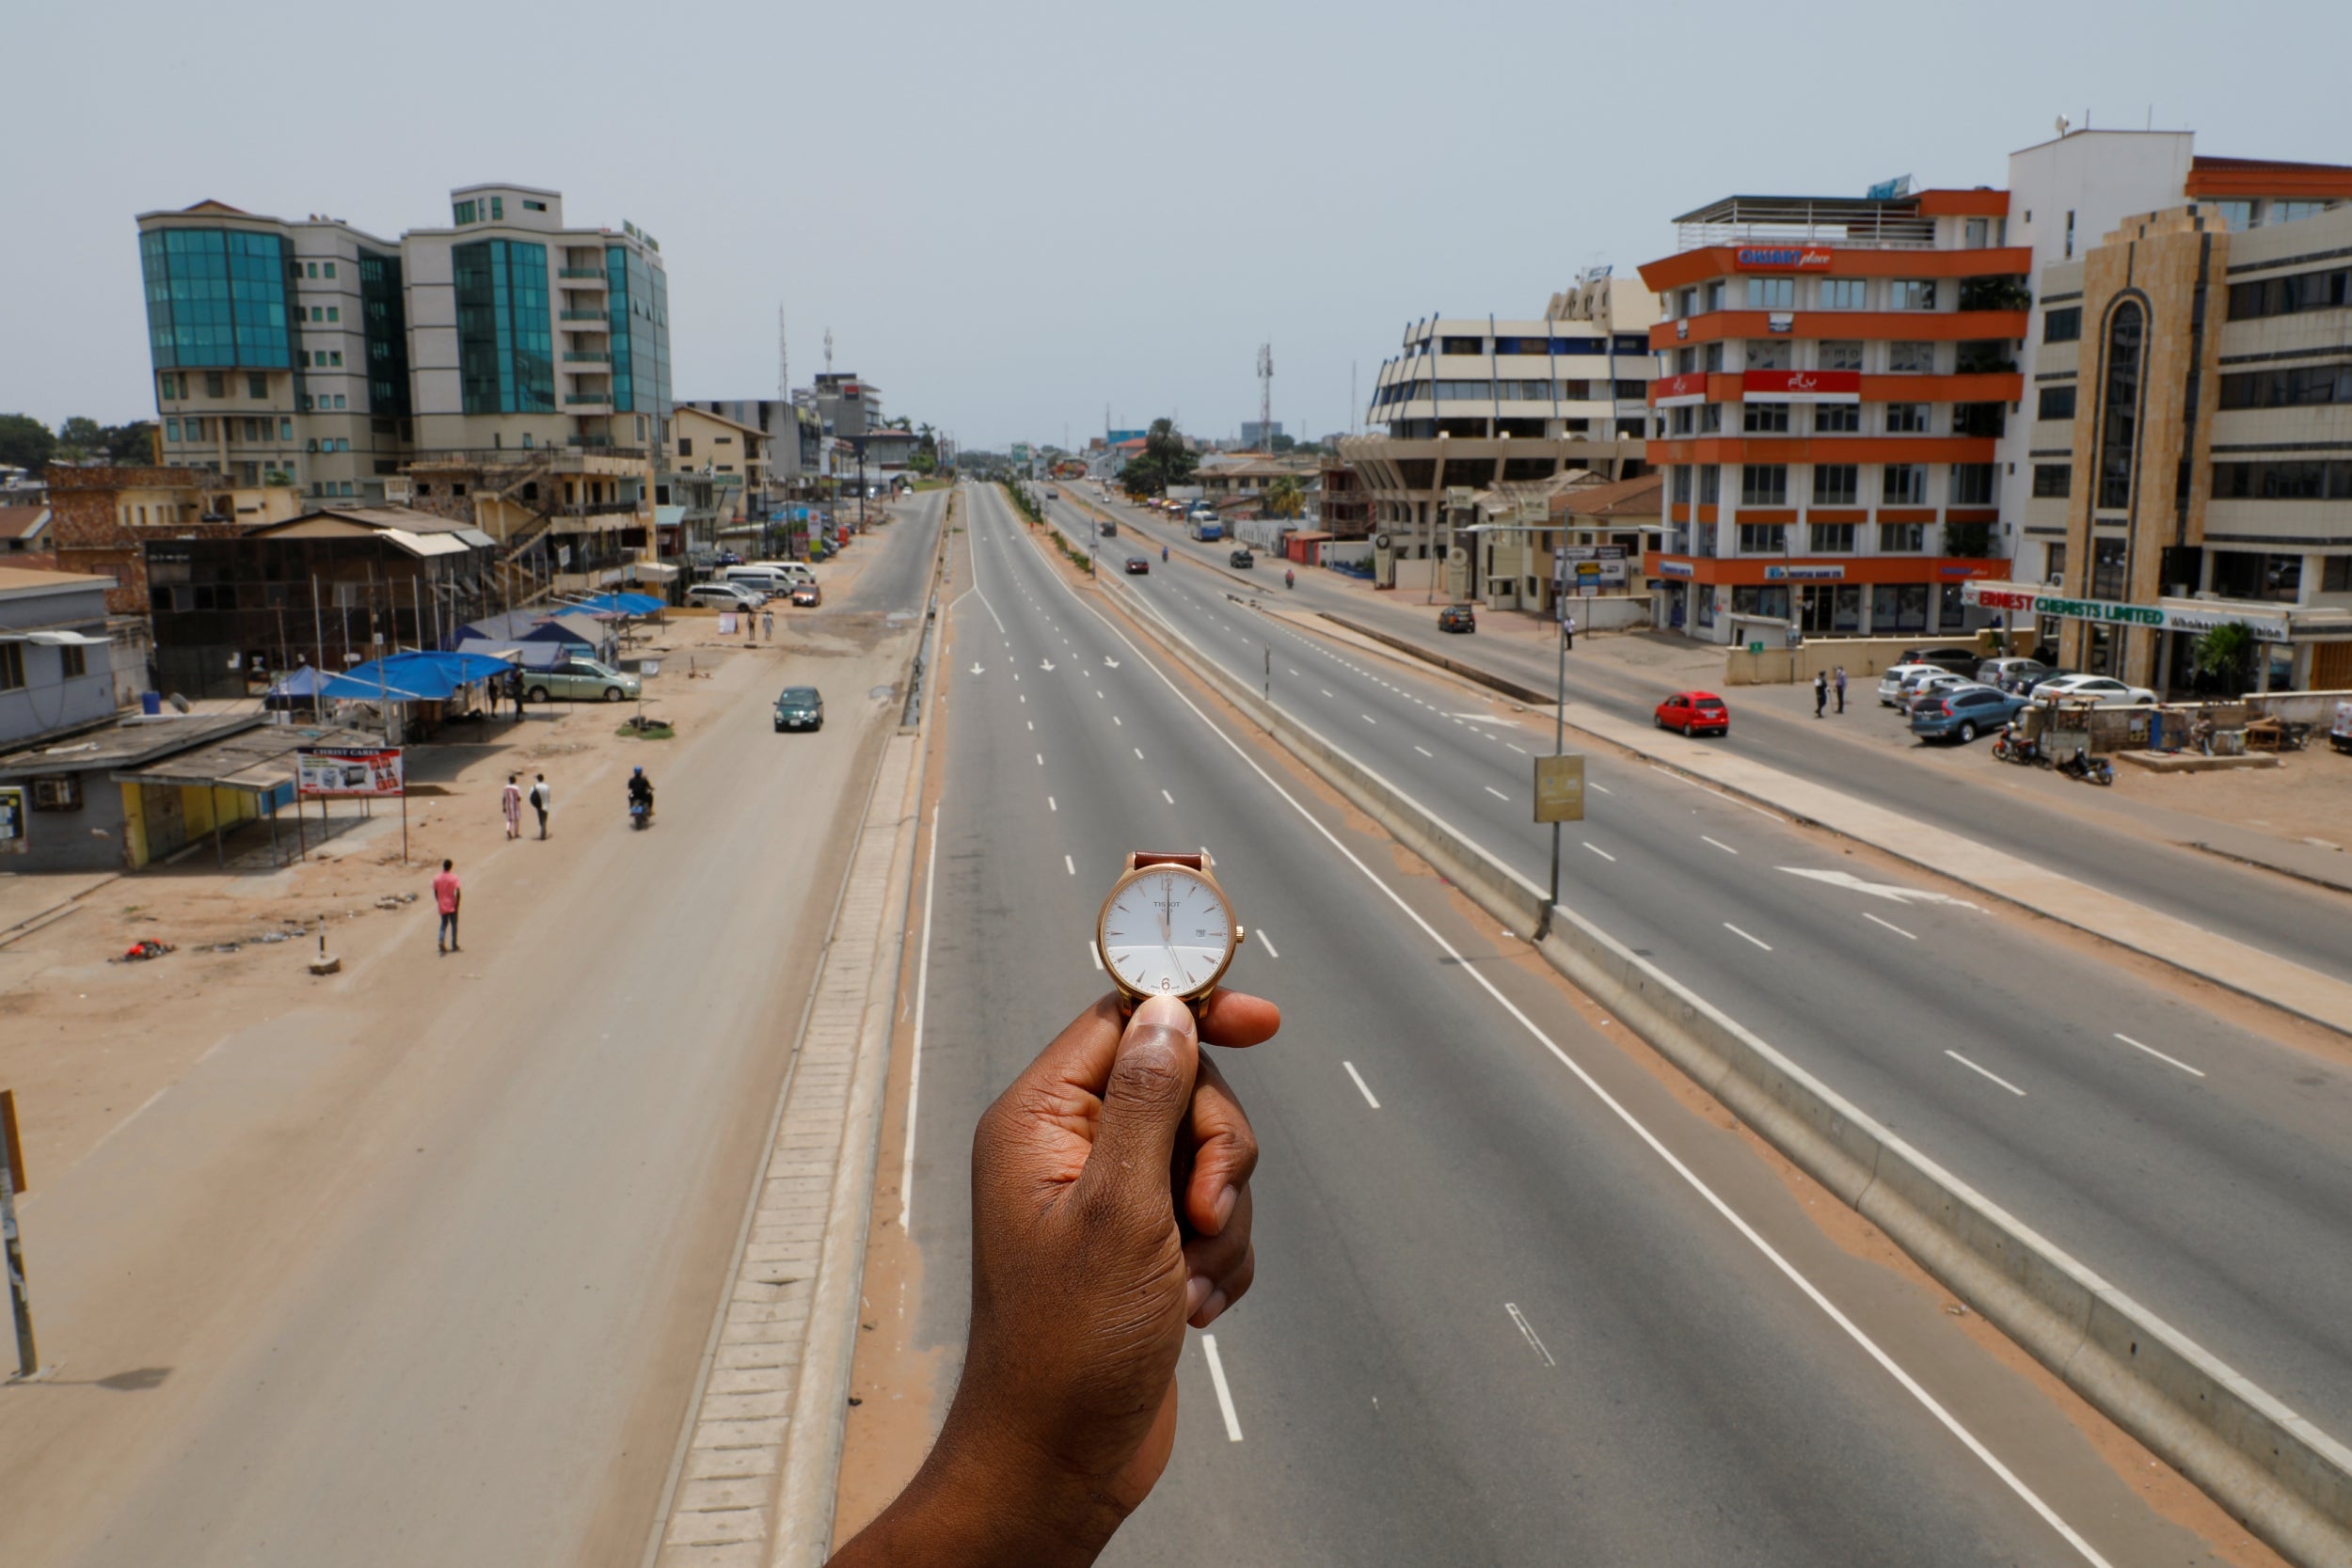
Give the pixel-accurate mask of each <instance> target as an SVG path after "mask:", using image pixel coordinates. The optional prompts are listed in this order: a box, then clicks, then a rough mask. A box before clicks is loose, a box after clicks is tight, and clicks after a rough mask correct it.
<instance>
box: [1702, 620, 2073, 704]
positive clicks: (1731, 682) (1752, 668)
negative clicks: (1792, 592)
mask: <svg viewBox="0 0 2352 1568" xmlns="http://www.w3.org/2000/svg"><path fill="white" fill-rule="evenodd" d="M1994 635H1996V634H1994V633H1993V632H1989V631H1987V632H1979V633H1976V634H1974V635H1971V636H1968V637H1946V638H1934V637H1929V636H1926V635H1924V634H1917V635H1914V636H1910V637H1825V638H1808V639H1807V640H1806V641H1805V643H1804V646H1803V647H1801V648H1795V649H1790V648H1785V647H1777V646H1774V645H1773V644H1772V643H1771V642H1770V641H1768V642H1766V643H1765V645H1764V651H1763V652H1762V653H1760V654H1752V653H1750V652H1748V650H1747V646H1746V644H1744V643H1742V644H1741V645H1740V646H1738V647H1735V648H1727V649H1725V650H1724V685H1725V686H1786V685H1788V683H1789V682H1790V681H1810V680H1811V679H1812V678H1813V677H1814V676H1815V675H1816V674H1824V675H1825V674H1829V673H1833V672H1834V671H1836V668H1837V667H1838V666H1839V665H1841V664H1842V665H1844V666H1845V667H1846V680H1847V683H1848V687H1849V690H1848V696H1849V698H1851V695H1852V692H1851V687H1852V686H1853V685H1854V684H1856V683H1859V682H1860V681H1862V680H1863V679H1864V678H1865V677H1867V678H1868V679H1870V680H1872V681H1876V680H1877V679H1878V677H1879V676H1881V675H1883V674H1884V673H1886V671H1887V669H1888V668H1889V667H1890V666H1892V665H1895V664H1899V663H1900V662H1901V661H1902V656H1903V654H1904V652H1905V651H1906V650H1907V649H1911V648H1921V647H1939V648H1942V647H1952V648H1957V647H1960V646H1962V645H1963V644H1966V643H1973V644H1975V645H1976V646H1978V647H1983V646H1985V639H1987V638H1988V637H1991V636H1994ZM2033 648H2034V632H2033V629H2032V628H2031V627H2027V628H2026V629H2024V630H2021V631H2013V632H2011V633H2010V653H2011V654H2012V655H2014V656H2016V657H2021V658H2022V657H2028V656H2030V655H2031V654H2032V653H2033ZM1985 657H1987V658H1991V657H1994V656H1993V655H1992V654H1990V653H1988V654H1986V655H1985Z"/></svg>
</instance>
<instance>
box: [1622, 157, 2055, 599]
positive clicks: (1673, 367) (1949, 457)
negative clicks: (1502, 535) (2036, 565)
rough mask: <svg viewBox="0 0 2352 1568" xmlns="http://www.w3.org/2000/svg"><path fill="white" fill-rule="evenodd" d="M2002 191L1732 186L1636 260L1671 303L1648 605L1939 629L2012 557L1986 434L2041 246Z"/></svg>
mask: <svg viewBox="0 0 2352 1568" xmlns="http://www.w3.org/2000/svg"><path fill="white" fill-rule="evenodd" d="M2009 221H2010V198H2009V195H2008V193H2007V192H2005V191H1998V190H1989V189H1976V190H1926V191H1918V192H1915V193H1912V192H1900V191H1898V192H1892V193H1884V194H1876V193H1874V194H1873V195H1872V196H1870V197H1866V198H1853V197H1776V196H1733V197H1726V198H1723V199H1722V200H1719V201H1714V202H1710V203H1708V205H1707V206H1704V207H1701V208H1698V209H1697V210H1695V211H1693V212H1690V213H1686V214H1683V215H1682V216H1681V217H1679V218H1677V220H1676V226H1677V249H1676V252H1675V254H1674V255H1672V256H1669V257H1665V258H1662V259H1661V260H1659V261H1652V262H1650V263H1648V264H1647V265H1645V266H1644V267H1643V268H1642V269H1641V275H1642V280H1643V281H1644V282H1645V284H1647V285H1648V286H1649V287H1650V288H1651V289H1653V290H1655V291H1656V292H1657V293H1658V295H1659V298H1660V301H1661V306H1662V307H1663V319H1662V320H1661V322H1660V323H1659V324H1658V325H1656V326H1654V327H1652V328H1651V329H1650V343H1651V346H1652V347H1653V348H1654V349H1656V350H1657V351H1658V354H1659V356H1660V366H1659V374H1658V378H1657V380H1656V381H1655V382H1654V383H1653V384H1652V387H1651V389H1650V401H1651V404H1652V405H1653V407H1654V408H1655V409H1656V411H1657V415H1656V418H1655V419H1654V420H1653V421H1652V429H1653V431H1654V433H1655V434H1654V435H1653V436H1652V438H1651V440H1650V442H1649V448H1648V459H1649V462H1650V464H1651V466H1652V467H1656V468H1658V469H1660V470H1661V472H1662V473H1663V475H1664V480H1665V501H1664V517H1663V523H1664V528H1663V534H1662V540H1661V547H1660V548H1658V549H1656V550H1653V551H1651V552H1649V554H1648V557H1647V561H1646V576H1647V577H1648V578H1650V580H1651V584H1652V589H1653V607H1654V615H1655V619H1656V621H1657V624H1658V625H1660V626H1668V627H1672V628H1674V629H1677V630H1680V631H1684V632H1686V633H1688V634H1690V635H1692V636H1694V637H1697V638H1701V639H1704V640H1707V641H1718V642H1729V641H1735V640H1737V641H1749V640H1751V639H1752V638H1760V637H1766V636H1776V635H1778V634H1779V633H1780V632H1782V631H1783V630H1784V629H1785V626H1791V625H1792V626H1796V627H1798V628H1800V629H1802V630H1803V631H1804V632H1805V633H1808V634H1811V635H1816V636H1831V635H1847V636H1865V635H1876V636H1909V635H1914V634H1915V635H1918V636H1920V637H1923V638H1926V637H1940V636H1949V635H1952V634H1955V633H1959V632H1962V631H1963V630H1966V629H1968V628H1970V627H1972V626H1978V625H1980V624H1985V623H1987V622H1989V621H1990V620H1992V619H1994V617H1993V616H1991V615H1990V614H1989V613H1988V612H1986V611H1984V610H1980V609H1979V608H1978V607H1977V606H1974V605H1972V604H1969V603H1967V602H1966V601H1965V600H1964V599H1963V594H1962V593H1961V585H1962V584H1963V583H1965V582H1967V581H1970V580H1971V579H1975V578H2004V577H2006V576H2008V564H2007V562H2006V561H2004V560H2002V559H1999V558H2000V557H2002V556H2005V555H2006V554H2007V551H2006V549H2005V548H2003V544H2002V536H2001V531H2000V528H1999V522H2000V517H2001V511H2000V502H2001V489H2002V483H2003V476H2002V475H2001V474H2000V472H1999V471H1998V465H1997V464H1996V461H1995V455H1996V447H1997V444H1998V443H1999V442H2000V440H2001V437H2002V436H2003V434H2004V432H2005V430H2006V428H2007V424H2008V420H2010V418H2011V417H2012V414H2011V410H2012V409H2013V407H2014V406H2015V405H2016V404H2018V403H2019V402H2020V401H2021V399H2022V398H2023V397H2024V375H2023V373H2022V372H2021V371H2020V370H2019V367H2018V354H2019V350H2020V348H2021V346H2022V343H2023V340H2024V339H2025V338H2026V332H2027V325H2028V323H2027V315H2028V304H2029V300H2028V296H2027V293H2026V278H2027V277H2029V276H2030V274H2031V272H2032V268H2033V253H2032V251H2031V250H2030V249H2029V248H2027V247H2025V246H2020V245H2011V244H2010V241H2009V235H2008V228H2009Z"/></svg>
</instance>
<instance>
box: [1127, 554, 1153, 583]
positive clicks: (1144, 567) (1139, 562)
mask: <svg viewBox="0 0 2352 1568" xmlns="http://www.w3.org/2000/svg"><path fill="white" fill-rule="evenodd" d="M1151 570H1152V563H1151V562H1149V561H1146V560H1145V559H1144V558H1143V557H1141V556H1139V555H1131V556H1129V557H1128V558H1127V575H1128V576H1129V577H1131V578H1139V577H1144V576H1147V575H1149V574H1150V572H1151Z"/></svg>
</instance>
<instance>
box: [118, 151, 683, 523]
mask: <svg viewBox="0 0 2352 1568" xmlns="http://www.w3.org/2000/svg"><path fill="white" fill-rule="evenodd" d="M450 220H451V221H450V224H449V226H448V227H446V228H436V229H413V230H408V231H407V232H405V233H404V234H403V235H402V236H401V237H400V239H399V240H397V241H391V240H385V239H380V238H378V237H376V236H374V235H372V234H369V233H367V232H366V231H364V230H359V229H357V228H354V227H353V226H352V225H350V224H348V223H346V222H344V221H342V219H340V218H330V217H326V216H321V215H317V214H313V215H311V216H310V217H307V218H304V219H302V220H300V221H292V220H286V219H280V218H275V217H267V216H262V215H259V214H251V213H246V212H244V211H242V210H240V209H238V208H235V207H231V206H229V205H227V204H226V203H223V202H219V201H209V200H208V201H201V202H199V203H197V204H196V205H195V206H193V207H189V208H185V209H183V210H180V211H175V212H153V213H145V214H140V215H139V218H138V220H137V221H138V229H139V254H140V266H141V270H142V273H143V276H144V279H145V284H146V293H147V316H148V338H149V351H150V356H151V359H152V361H153V371H154V377H155V396H156V415H157V420H158V421H159V423H160V425H161V429H162V458H163V462H164V463H165V464H167V465H171V466H177V467H190V468H203V469H210V470H212V471H213V472H215V473H216V474H217V475H219V476H220V482H221V483H222V484H223V485H224V486H226V487H236V488H243V489H257V488H262V487H268V486H286V487H291V488H292V489H294V490H296V491H298V492H300V494H301V495H302V496H303V497H305V498H306V499H313V500H316V499H342V500H351V501H355V502H358V503H360V504H369V503H380V502H382V501H383V500H384V499H385V496H386V489H387V484H386V482H387V481H388V480H389V479H390V478H392V477H393V476H394V475H397V474H399V473H400V472H401V471H402V469H403V467H405V465H406V464H407V463H408V462H409V461H410V460H411V459H412V458H413V457H414V456H416V455H417V454H418V453H420V452H452V451H474V450H482V451H501V450H505V449H515V448H521V449H538V448H547V447H571V448H594V449H599V450H605V451H634V452H636V453H637V454H639V456H640V457H645V456H648V455H649V454H651V453H652V452H654V451H659V450H660V447H661V445H662V443H663V442H664V440H665V439H666V438H667V437H666V429H665V424H666V421H667V420H668V418H669V409H670V336H669V333H670V328H669V284H668V279H667V275H666V274H665V272H664V270H663V267H662V264H661V256H660V245H659V244H658V243H657V242H656V241H655V240H654V239H653V237H652V236H650V235H648V234H646V233H644V231H643V230H639V229H638V228H637V227H636V226H635V225H634V224H630V223H624V224H622V225H621V227H620V228H619V230H611V229H601V228H599V229H573V228H567V227H566V226H565V224H564V198H563V197H562V195H561V194H560V193H558V192H555V191H548V190H539V189H536V188H534V187H531V186H524V185H512V184H488V185H469V186H467V187H465V188H463V189H460V190H456V191H453V192H452V193H451V198H450ZM650 474H651V468H650V466H649V465H648V466H647V467H646V475H647V478H648V481H649V480H650Z"/></svg>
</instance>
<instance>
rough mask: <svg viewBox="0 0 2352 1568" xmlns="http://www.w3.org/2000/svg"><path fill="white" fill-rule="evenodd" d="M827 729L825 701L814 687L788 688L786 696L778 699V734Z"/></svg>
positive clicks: (785, 691) (785, 690) (785, 692)
mask: <svg viewBox="0 0 2352 1568" xmlns="http://www.w3.org/2000/svg"><path fill="white" fill-rule="evenodd" d="M824 727H825V699H824V698H822V697H820V696H818V693H817V689H816V688H815V687H813V686H787V687H786V688H785V689H784V695H782V696H781V697H778V698H777V699H776V733H777V734H779V735H781V734H783V733H784V732H785V731H786V730H821V729H823V728H824Z"/></svg>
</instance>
